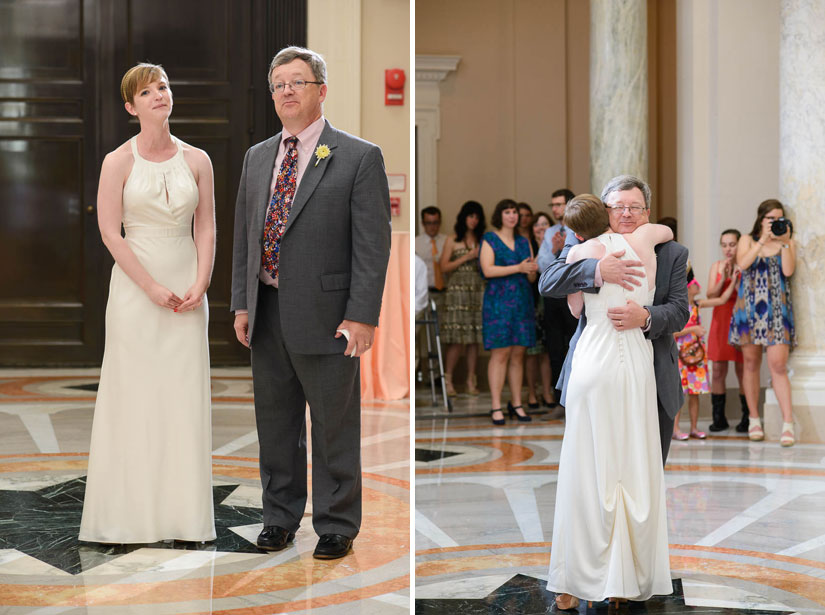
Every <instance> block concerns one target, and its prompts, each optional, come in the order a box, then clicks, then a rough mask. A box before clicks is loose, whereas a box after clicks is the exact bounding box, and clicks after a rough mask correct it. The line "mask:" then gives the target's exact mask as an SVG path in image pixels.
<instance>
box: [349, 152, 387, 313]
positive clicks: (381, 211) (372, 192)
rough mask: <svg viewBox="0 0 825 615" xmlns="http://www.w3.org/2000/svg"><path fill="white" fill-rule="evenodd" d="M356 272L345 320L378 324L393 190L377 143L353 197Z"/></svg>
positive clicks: (364, 163) (365, 159)
mask: <svg viewBox="0 0 825 615" xmlns="http://www.w3.org/2000/svg"><path fill="white" fill-rule="evenodd" d="M350 208H351V212H352V215H351V224H352V228H351V233H352V274H351V278H350V295H349V299H348V300H347V308H346V310H345V312H344V319H345V320H353V321H355V322H362V323H366V324H369V325H377V324H378V315H379V313H380V312H381V298H382V296H383V294H384V280H385V279H386V276H387V263H388V262H389V258H390V241H391V234H392V227H391V225H390V191H389V186H388V185H387V174H386V172H385V171H384V159H383V157H382V156H381V150H380V149H379V148H378V147H377V146H372V147H370V148H369V149H368V150H367V152H366V154H364V156H363V158H362V159H361V163H360V165H359V166H358V171H357V173H356V176H355V182H354V184H353V187H352V195H351V197H350Z"/></svg>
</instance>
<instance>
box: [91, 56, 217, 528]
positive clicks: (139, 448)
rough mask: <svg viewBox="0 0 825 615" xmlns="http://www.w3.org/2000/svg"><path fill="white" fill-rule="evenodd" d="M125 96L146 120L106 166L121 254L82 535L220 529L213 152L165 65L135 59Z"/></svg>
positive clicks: (104, 196)
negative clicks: (214, 431)
mask: <svg viewBox="0 0 825 615" xmlns="http://www.w3.org/2000/svg"><path fill="white" fill-rule="evenodd" d="M121 95H122V97H123V102H124V106H125V107H126V111H127V112H128V113H130V114H131V115H133V116H135V117H136V118H137V120H138V122H139V123H140V132H139V133H138V134H137V135H136V136H134V137H132V138H131V139H130V140H129V141H127V142H126V143H124V144H122V145H121V146H120V147H118V148H117V149H116V150H114V151H113V152H111V153H109V154H108V155H107V156H106V158H105V159H104V161H103V167H102V168H101V170H100V185H99V188H98V224H99V226H100V234H101V237H102V239H103V243H104V244H105V245H106V247H107V248H108V250H109V252H111V254H112V256H113V257H114V259H115V265H114V267H113V268H112V278H111V284H110V287H109V302H108V305H107V306H106V346H105V353H104V356H103V366H102V368H101V372H100V386H99V389H98V394H97V401H96V403H95V414H94V423H93V426H92V441H91V447H90V451H89V472H88V478H87V483H86V497H85V500H84V503H83V519H82V521H81V525H80V540H85V541H92V542H101V543H152V542H157V541H160V540H166V539H179V540H185V541H204V540H212V539H214V538H215V523H214V519H213V514H212V464H211V449H212V446H211V439H212V438H211V418H210V414H211V412H210V387H209V348H208V344H207V337H206V332H207V323H208V321H209V318H208V312H207V303H206V294H205V293H206V289H207V287H208V286H209V280H210V278H211V276H212V264H213V261H214V254H215V203H214V182H213V177H212V164H211V162H210V160H209V156H207V155H206V153H205V152H203V151H201V150H199V149H197V148H195V147H192V146H191V145H187V144H186V143H184V142H183V141H181V140H180V139H177V138H176V137H174V136H172V134H171V133H170V131H169V116H170V114H171V113H172V91H171V89H170V87H169V79H168V77H167V76H166V72H165V71H164V70H163V68H162V67H161V66H159V65H154V64H138V65H137V66H135V67H133V68H131V69H129V70H128V71H127V72H126V74H125V75H124V76H123V81H122V83H121ZM193 220H194V225H193ZM121 225H122V226H123V228H124V229H125V231H126V233H125V237H122V236H121V232H120V229H121ZM193 229H194V233H193Z"/></svg>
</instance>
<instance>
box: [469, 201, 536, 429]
mask: <svg viewBox="0 0 825 615" xmlns="http://www.w3.org/2000/svg"><path fill="white" fill-rule="evenodd" d="M518 221H519V213H518V206H517V205H516V202H515V201H513V200H512V199H504V200H503V201H500V202H499V203H498V205H496V209H495V211H494V212H493V215H492V217H491V218H490V223H491V224H492V225H493V227H494V228H495V229H496V230H495V231H490V232H488V233H485V234H484V237H483V238H482V244H481V258H480V260H481V271H482V273H483V274H484V277H485V278H487V280H488V283H487V288H486V289H485V291H484V306H483V311H482V324H483V337H484V348H485V350H490V351H491V353H490V363H489V364H488V366H487V380H488V381H489V383H490V395H491V397H492V409H491V410H490V417H491V419H492V421H493V424H494V425H503V424H504V414H503V413H502V411H501V391H502V389H503V388H504V377H505V374H506V375H507V376H508V381H509V384H510V395H511V396H512V400H511V401H510V402H509V403H508V404H507V410H508V412H509V415H510V417H511V418H513V417H514V416H515V417H517V418H518V420H519V421H530V420H531V418H530V417H529V416H528V415H527V413H526V412H525V411H524V408H523V407H522V405H521V381H522V376H523V362H524V351H525V349H526V348H529V347H530V346H533V345H534V344H535V343H536V326H535V316H534V313H533V297H532V291H531V290H530V284H531V283H532V282H533V281H535V279H536V270H537V269H538V266H537V265H536V263H535V262H534V260H533V252H532V250H531V248H530V242H529V241H527V239H525V238H524V237H522V236H521V235H519V234H518V233H516V231H515V229H516V226H517V225H518ZM508 362H509V367H508Z"/></svg>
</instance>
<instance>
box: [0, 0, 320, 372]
mask: <svg viewBox="0 0 825 615" xmlns="http://www.w3.org/2000/svg"><path fill="white" fill-rule="evenodd" d="M305 41H306V0H249V1H248V2H246V1H240V0H175V1H174V2H169V1H168V0H140V2H137V1H135V0H37V1H33V0H2V1H1V2H0V366H2V365H95V364H99V363H100V360H101V358H102V353H103V336H104V313H105V306H106V295H107V293H108V285H109V277H110V272H111V267H112V259H111V257H110V255H109V254H108V252H107V251H106V249H105V247H104V246H103V244H102V242H101V240H100V235H99V231H98V229H97V216H96V192H97V181H98V175H99V172H100V164H101V162H102V160H103V156H104V155H105V154H106V153H107V152H110V151H112V150H113V149H115V148H116V147H118V146H119V145H120V144H121V143H123V142H124V141H126V140H127V139H129V138H130V137H131V136H133V135H134V134H136V133H137V132H138V130H139V126H138V124H137V122H136V121H135V119H134V118H132V117H131V116H130V115H128V114H127V113H126V112H125V110H124V109H123V102H122V101H121V99H120V95H119V87H120V79H121V77H122V75H123V73H124V72H125V71H126V70H127V69H128V68H130V67H131V66H133V65H134V64H136V63H137V62H140V61H150V62H155V63H159V64H163V66H164V68H165V69H166V70H167V72H168V74H169V77H170V81H171V86H172V92H173V95H174V101H175V105H174V110H173V113H172V117H171V120H170V126H171V129H172V133H173V134H175V135H176V136H178V137H179V138H181V139H183V140H184V141H186V142H188V143H191V144H192V145H194V146H195V147H199V148H202V149H203V150H204V151H206V152H207V153H208V154H209V156H210V157H211V159H212V164H213V167H214V172H215V206H216V221H217V227H218V235H217V252H216V258H215V269H214V275H213V279H212V286H211V288H210V289H209V301H210V308H211V309H210V324H209V332H210V346H211V358H212V362H213V363H214V364H238V363H245V362H247V361H248V351H247V350H246V349H245V348H243V347H242V346H241V345H240V344H238V343H237V342H236V341H235V339H234V332H233V330H232V318H233V317H232V314H231V313H230V312H229V302H230V286H231V261H232V227H233V222H234V205H235V194H236V191H237V187H238V182H239V180H240V173H241V166H242V164H243V157H244V153H245V152H246V150H247V148H249V146H251V145H252V144H254V143H257V142H259V141H262V140H263V139H265V138H267V137H269V136H271V135H272V134H274V133H275V132H276V131H277V130H278V129H279V128H280V126H279V125H278V123H277V118H275V114H274V112H273V109H272V104H271V101H270V99H269V96H268V92H267V83H266V67H267V66H268V65H269V61H270V59H271V57H272V54H273V53H275V51H277V49H279V48H281V47H283V46H284V45H286V44H305Z"/></svg>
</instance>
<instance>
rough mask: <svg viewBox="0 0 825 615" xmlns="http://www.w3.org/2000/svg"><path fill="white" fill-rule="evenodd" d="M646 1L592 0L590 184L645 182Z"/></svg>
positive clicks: (594, 188) (595, 189) (596, 186)
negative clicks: (623, 179)
mask: <svg viewBox="0 0 825 615" xmlns="http://www.w3.org/2000/svg"><path fill="white" fill-rule="evenodd" d="M647 116H648V97H647V0H590V186H591V190H592V191H593V192H594V193H595V194H599V193H600V192H601V189H602V188H603V187H604V185H605V184H606V183H607V181H608V180H609V179H610V178H612V177H615V176H616V175H621V174H623V173H630V174H632V175H637V176H639V177H641V178H643V179H645V180H647V171H648V123H647Z"/></svg>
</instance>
